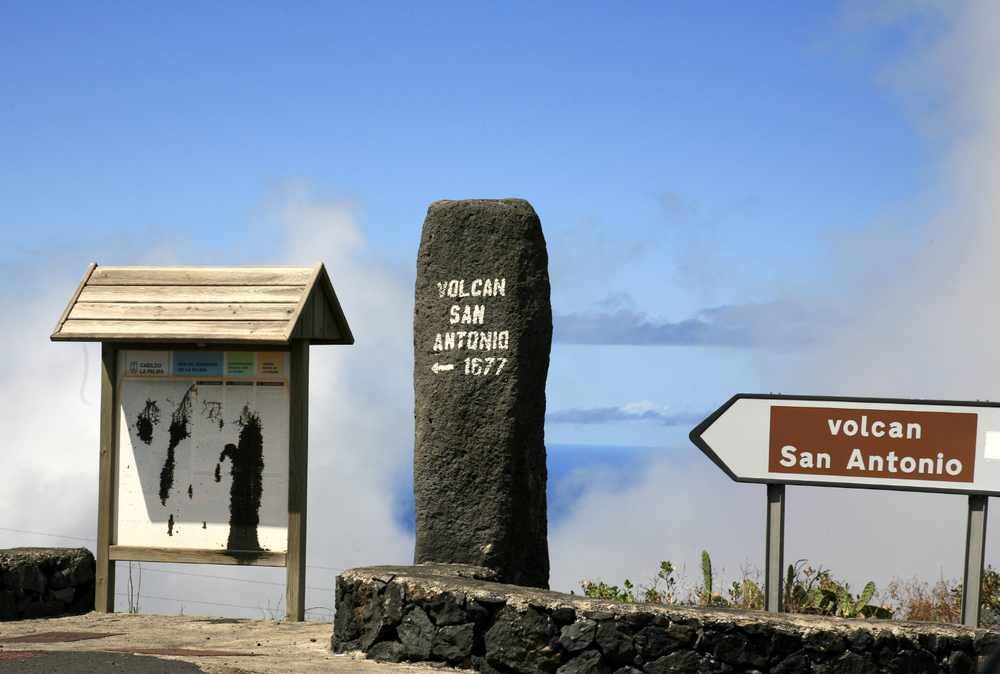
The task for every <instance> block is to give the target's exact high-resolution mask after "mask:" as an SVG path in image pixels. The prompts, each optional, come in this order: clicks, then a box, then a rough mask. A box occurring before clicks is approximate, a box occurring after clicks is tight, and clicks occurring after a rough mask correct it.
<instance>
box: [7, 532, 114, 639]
mask: <svg viewBox="0 0 1000 674" xmlns="http://www.w3.org/2000/svg"><path fill="white" fill-rule="evenodd" d="M95 567H96V563H95V561H94V555H93V553H91V552H90V550H87V549H86V548H10V549H8V550H0V583H2V587H0V621H5V620H27V619H31V618H47V617H50V616H57V615H64V614H72V615H78V614H82V613H88V612H90V611H93V610H94V571H95Z"/></svg>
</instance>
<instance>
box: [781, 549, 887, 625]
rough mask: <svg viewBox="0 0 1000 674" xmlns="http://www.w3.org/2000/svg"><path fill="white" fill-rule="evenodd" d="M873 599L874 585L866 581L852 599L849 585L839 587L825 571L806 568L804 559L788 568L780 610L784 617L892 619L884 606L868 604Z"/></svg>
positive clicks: (820, 568)
mask: <svg viewBox="0 0 1000 674" xmlns="http://www.w3.org/2000/svg"><path fill="white" fill-rule="evenodd" d="M803 567H805V568H803ZM874 595H875V583H874V581H869V583H868V584H867V585H865V587H864V589H863V590H862V591H861V594H860V595H858V596H857V598H855V597H854V595H853V594H851V587H850V585H848V584H847V583H844V584H843V585H841V584H840V583H838V582H837V581H835V580H834V579H833V578H832V577H831V576H830V570H829V569H824V568H823V567H819V568H816V569H813V568H812V567H811V566H806V562H805V560H804V559H800V560H799V561H798V562H797V563H796V564H789V565H788V571H787V572H786V574H785V587H784V608H785V611H786V612H788V613H816V614H820V615H833V616H841V617H844V618H858V617H864V618H882V619H888V618H892V616H893V612H892V610H891V609H889V607H888V606H877V605H875V604H869V603H868V602H869V601H870V600H871V598H872V597H873V596H874Z"/></svg>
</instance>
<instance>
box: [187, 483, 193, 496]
mask: <svg viewBox="0 0 1000 674" xmlns="http://www.w3.org/2000/svg"><path fill="white" fill-rule="evenodd" d="M188 498H189V499H192V498H194V488H193V487H192V486H191V485H188Z"/></svg>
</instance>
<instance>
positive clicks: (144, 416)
mask: <svg viewBox="0 0 1000 674" xmlns="http://www.w3.org/2000/svg"><path fill="white" fill-rule="evenodd" d="M158 423H160V408H159V407H158V406H157V405H156V401H155V400H150V399H149V398H146V407H144V408H143V410H142V411H141V412H139V416H137V417H136V419H135V430H136V432H137V433H138V434H139V439H140V440H142V441H143V442H145V443H146V444H147V445H149V444H152V442H153V427H154V426H156V425H157V424H158Z"/></svg>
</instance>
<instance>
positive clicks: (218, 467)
mask: <svg viewBox="0 0 1000 674" xmlns="http://www.w3.org/2000/svg"><path fill="white" fill-rule="evenodd" d="M215 481H216V482H222V466H221V465H219V464H215Z"/></svg>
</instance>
